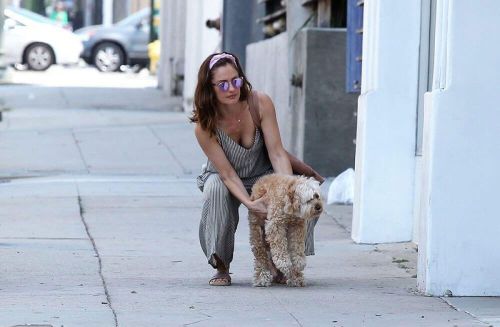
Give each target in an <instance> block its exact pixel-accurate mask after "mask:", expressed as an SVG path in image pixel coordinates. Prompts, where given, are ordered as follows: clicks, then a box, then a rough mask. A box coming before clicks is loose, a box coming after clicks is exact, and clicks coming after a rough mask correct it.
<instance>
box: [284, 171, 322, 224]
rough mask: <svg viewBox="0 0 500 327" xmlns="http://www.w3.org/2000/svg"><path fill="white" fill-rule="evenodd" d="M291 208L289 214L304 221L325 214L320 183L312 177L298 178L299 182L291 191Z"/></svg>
mask: <svg viewBox="0 0 500 327" xmlns="http://www.w3.org/2000/svg"><path fill="white" fill-rule="evenodd" d="M290 191H291V192H290V193H289V195H290V200H291V206H290V207H289V208H287V209H288V210H287V211H288V213H289V214H291V215H294V216H296V217H300V218H303V219H310V218H317V217H319V215H320V214H321V213H322V212H323V200H322V199H321V194H320V188H319V182H318V181H317V180H315V179H314V178H312V177H310V178H307V177H303V176H301V177H297V182H296V183H295V185H294V187H292V188H291V189H290Z"/></svg>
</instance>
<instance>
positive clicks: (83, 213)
mask: <svg viewBox="0 0 500 327" xmlns="http://www.w3.org/2000/svg"><path fill="white" fill-rule="evenodd" d="M78 206H79V207H80V219H81V220H82V223H83V225H84V226H85V231H86V232H87V236H88V238H89V240H90V242H91V243H92V247H93V248H94V252H95V255H96V257H97V261H98V264H99V276H100V278H101V281H102V286H103V287H104V294H106V301H107V305H108V307H109V308H110V309H111V312H112V313H113V319H114V321H115V327H118V317H117V315H116V311H115V309H114V308H113V304H112V302H111V295H110V294H109V290H108V285H107V284H106V280H105V279H104V275H103V273H102V260H101V255H100V254H99V250H98V249H97V244H96V242H95V240H94V238H93V237H92V235H91V234H90V229H89V225H88V224H87V221H86V220H85V210H84V208H83V203H82V197H81V196H80V195H78Z"/></svg>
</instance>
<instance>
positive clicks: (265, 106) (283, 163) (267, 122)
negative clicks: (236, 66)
mask: <svg viewBox="0 0 500 327" xmlns="http://www.w3.org/2000/svg"><path fill="white" fill-rule="evenodd" d="M259 107H260V108H261V109H260V112H259V114H260V121H261V124H260V126H261V129H262V132H263V133H264V141H265V142H266V148H267V152H268V154H269V159H270V160H271V164H272V165H273V169H274V172H276V173H278V174H286V175H292V173H293V172H292V166H291V165H290V160H289V159H288V153H287V152H286V151H285V149H284V148H283V144H282V143H281V136H280V131H279V127H278V121H277V120H276V110H275V109H274V104H273V102H272V100H271V98H269V96H268V95H266V94H263V93H259Z"/></svg>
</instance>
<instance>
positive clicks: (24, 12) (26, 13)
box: [7, 6, 57, 26]
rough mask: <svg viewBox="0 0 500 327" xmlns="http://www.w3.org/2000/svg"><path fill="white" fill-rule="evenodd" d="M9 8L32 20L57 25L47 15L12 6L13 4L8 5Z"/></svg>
mask: <svg viewBox="0 0 500 327" xmlns="http://www.w3.org/2000/svg"><path fill="white" fill-rule="evenodd" d="M7 9H9V10H10V11H12V12H13V13H15V14H17V15H19V16H23V17H25V18H28V19H30V20H32V21H35V22H37V23H41V24H50V25H56V26H57V23H56V22H54V21H53V20H50V19H48V18H47V17H44V16H42V15H39V14H36V13H34V12H32V11H29V10H26V9H22V8H16V7H12V6H8V7H7Z"/></svg>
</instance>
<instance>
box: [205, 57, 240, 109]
mask: <svg viewBox="0 0 500 327" xmlns="http://www.w3.org/2000/svg"><path fill="white" fill-rule="evenodd" d="M212 74H213V78H212V87H213V90H214V92H215V95H216V97H217V100H218V101H219V103H221V104H236V103H238V101H239V100H240V89H239V88H236V87H235V86H234V84H233V80H234V79H235V78H238V77H239V75H238V71H237V70H236V69H235V68H234V67H233V65H231V64H226V65H224V66H220V67H217V68H215V69H214V70H213V71H212ZM223 82H228V83H229V89H228V90H227V91H225V92H224V91H223V90H222V88H221V87H219V85H220V84H221V83H223Z"/></svg>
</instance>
